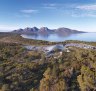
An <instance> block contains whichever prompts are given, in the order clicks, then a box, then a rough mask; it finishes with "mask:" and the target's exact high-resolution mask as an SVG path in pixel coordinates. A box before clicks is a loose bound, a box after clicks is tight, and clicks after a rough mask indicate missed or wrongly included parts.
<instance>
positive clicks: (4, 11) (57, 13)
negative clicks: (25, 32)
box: [0, 0, 96, 32]
mask: <svg viewBox="0 0 96 91" xmlns="http://www.w3.org/2000/svg"><path fill="white" fill-rule="evenodd" d="M34 26H36V27H38V28H40V27H48V28H50V29H56V28H59V27H66V28H71V29H76V30H79V31H88V32H96V0H0V32H5V31H12V30H14V29H19V28H26V27H34Z"/></svg>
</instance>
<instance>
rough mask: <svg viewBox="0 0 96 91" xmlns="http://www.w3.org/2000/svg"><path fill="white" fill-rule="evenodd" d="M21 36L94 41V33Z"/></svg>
mask: <svg viewBox="0 0 96 91" xmlns="http://www.w3.org/2000/svg"><path fill="white" fill-rule="evenodd" d="M21 36H22V37H23V38H27V39H35V40H45V41H50V42H62V41H65V40H80V41H89V42H91V41H92V42H96V33H79V34H72V35H68V36H63V35H57V34H50V35H25V34H22V35H21Z"/></svg>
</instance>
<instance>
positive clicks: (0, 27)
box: [0, 25, 19, 32]
mask: <svg viewBox="0 0 96 91" xmlns="http://www.w3.org/2000/svg"><path fill="white" fill-rule="evenodd" d="M18 28H19V27H16V26H9V25H0V32H5V31H12V30H15V29H18Z"/></svg>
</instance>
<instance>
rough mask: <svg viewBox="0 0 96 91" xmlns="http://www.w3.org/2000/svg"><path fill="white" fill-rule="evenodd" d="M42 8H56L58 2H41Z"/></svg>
mask: <svg viewBox="0 0 96 91" xmlns="http://www.w3.org/2000/svg"><path fill="white" fill-rule="evenodd" d="M43 6H44V7H43V8H45V9H57V7H58V4H55V3H50V4H43Z"/></svg>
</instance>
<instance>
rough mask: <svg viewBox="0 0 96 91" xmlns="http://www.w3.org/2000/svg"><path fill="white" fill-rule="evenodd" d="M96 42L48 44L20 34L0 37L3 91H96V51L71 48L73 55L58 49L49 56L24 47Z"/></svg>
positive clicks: (0, 85)
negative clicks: (60, 53)
mask: <svg viewBox="0 0 96 91" xmlns="http://www.w3.org/2000/svg"><path fill="white" fill-rule="evenodd" d="M67 43H84V44H90V45H93V46H96V42H84V41H71V40H70V41H65V42H58V43H56V42H48V41H42V40H40V41H39V40H31V39H24V38H22V37H21V36H20V35H19V34H14V33H1V34H0V91H95V90H96V50H92V49H83V48H76V47H68V48H69V50H70V52H67V51H64V50H63V51H62V55H60V56H59V57H55V55H58V53H59V50H55V51H54V52H55V55H52V56H50V57H46V56H45V53H44V52H41V51H39V50H37V51H32V50H27V49H26V48H24V45H41V46H44V45H53V44H63V45H65V44H67Z"/></svg>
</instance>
